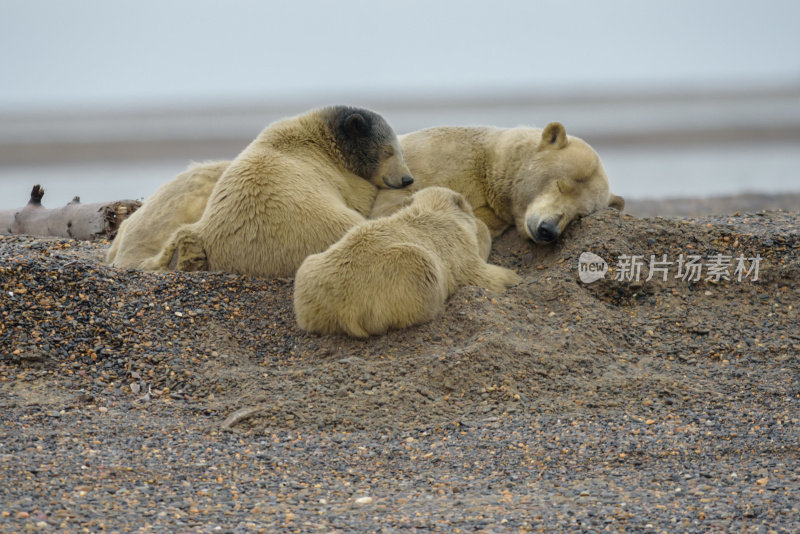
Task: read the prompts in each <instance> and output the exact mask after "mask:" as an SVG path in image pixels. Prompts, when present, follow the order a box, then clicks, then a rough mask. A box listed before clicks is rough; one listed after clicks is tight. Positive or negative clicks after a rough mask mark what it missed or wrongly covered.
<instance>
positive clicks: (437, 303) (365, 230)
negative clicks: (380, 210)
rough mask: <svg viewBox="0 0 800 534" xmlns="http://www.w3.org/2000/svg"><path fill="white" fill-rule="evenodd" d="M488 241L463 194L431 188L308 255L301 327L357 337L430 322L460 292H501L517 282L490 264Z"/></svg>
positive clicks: (302, 276) (297, 303) (298, 294)
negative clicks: (478, 289)
mask: <svg viewBox="0 0 800 534" xmlns="http://www.w3.org/2000/svg"><path fill="white" fill-rule="evenodd" d="M490 248H491V236H490V234H489V230H488V228H487V227H486V225H485V224H483V223H481V222H480V221H478V220H477V219H476V218H475V216H474V214H473V212H472V208H471V207H470V205H469V203H468V202H467V201H466V200H465V198H464V197H463V196H462V195H461V194H460V193H456V192H454V191H452V190H450V189H446V188H443V187H430V188H426V189H423V190H421V191H419V192H417V193H416V194H414V195H413V196H412V197H411V199H410V201H409V202H408V205H407V206H406V207H404V208H402V209H401V210H400V211H398V212H397V213H395V214H394V215H392V216H390V217H386V218H381V219H377V220H372V221H366V222H364V223H361V224H360V225H358V226H356V227H354V228H352V229H351V230H350V231H348V232H347V234H345V236H344V237H343V238H342V239H341V240H340V241H338V242H337V243H335V244H333V245H331V247H330V248H329V249H328V250H326V251H325V252H322V253H319V254H313V255H311V256H308V257H307V258H306V260H305V261H304V262H303V263H302V265H300V268H299V269H298V270H297V274H296V277H295V288H294V311H295V315H296V317H297V322H298V324H299V325H300V328H302V329H304V330H308V331H311V332H319V333H324V334H331V333H336V332H345V333H347V334H349V335H351V336H354V337H367V336H369V335H373V334H384V333H386V331H387V330H389V329H390V328H404V327H407V326H411V325H414V324H419V323H423V322H426V321H429V320H431V319H433V318H434V317H436V316H437V315H439V314H440V313H441V312H442V311H443V310H444V304H445V301H446V300H447V298H448V297H449V296H450V295H451V294H452V293H453V292H454V291H455V290H456V289H458V288H459V287H461V286H464V285H478V286H482V287H485V288H486V289H489V290H491V291H498V292H500V291H504V290H505V289H506V288H507V287H509V286H512V285H514V284H516V283H518V282H519V281H520V278H519V276H517V274H516V273H515V272H514V271H511V270H509V269H506V268H504V267H499V266H497V265H489V264H488V263H486V258H487V257H488V255H489V249H490Z"/></svg>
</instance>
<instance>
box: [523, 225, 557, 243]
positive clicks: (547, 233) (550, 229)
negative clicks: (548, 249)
mask: <svg viewBox="0 0 800 534" xmlns="http://www.w3.org/2000/svg"><path fill="white" fill-rule="evenodd" d="M528 232H529V233H530V235H531V237H532V238H533V240H534V241H536V242H537V243H542V244H545V243H552V242H553V241H555V240H556V238H557V237H558V221H555V220H545V221H541V222H539V223H538V224H536V222H535V221H532V220H529V221H528Z"/></svg>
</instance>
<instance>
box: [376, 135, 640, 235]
mask: <svg viewBox="0 0 800 534" xmlns="http://www.w3.org/2000/svg"><path fill="white" fill-rule="evenodd" d="M400 144H401V146H402V147H403V153H404V154H405V158H406V163H407V164H408V167H409V169H410V170H411V173H412V174H413V175H414V179H415V183H414V185H413V186H411V187H410V188H409V189H408V190H407V191H402V192H394V191H386V192H381V193H380V194H379V195H378V197H377V199H376V201H375V205H374V206H373V208H372V212H371V215H370V217H372V218H374V217H380V216H385V215H388V214H391V213H393V212H394V211H396V210H397V209H399V207H400V206H401V205H402V203H403V201H404V199H406V198H407V197H408V196H409V195H411V194H413V192H414V191H418V190H420V189H422V188H425V187H430V186H443V187H448V188H450V189H452V190H454V191H458V192H459V193H461V194H463V195H464V196H465V197H466V199H467V200H468V201H469V203H470V204H471V205H472V208H473V209H474V210H475V216H476V217H478V218H479V219H481V220H482V221H483V222H485V223H486V224H487V226H488V227H489V229H490V230H491V232H492V236H493V237H497V236H498V235H500V234H501V233H503V232H504V231H505V230H506V228H508V227H509V226H510V225H512V224H513V225H515V226H516V227H517V230H518V231H519V232H520V233H521V234H522V235H523V236H524V237H528V238H530V239H532V240H533V241H534V242H536V243H551V242H553V241H555V240H556V238H558V236H559V235H560V234H561V233H562V232H563V231H564V228H566V226H567V225H568V224H569V223H570V222H571V221H572V220H574V219H575V218H577V217H580V216H582V215H587V214H589V213H591V212H593V211H596V210H598V209H600V208H604V207H606V206H611V207H613V208H617V209H620V210H621V209H622V208H623V207H624V205H625V202H624V200H623V199H622V197H618V196H616V195H614V194H612V193H611V191H610V189H609V185H608V178H607V177H606V173H605V170H604V169H603V165H602V163H601V162H600V158H599V156H598V155H597V153H596V152H595V151H594V150H593V149H592V147H590V146H589V145H588V144H587V143H586V142H584V141H583V140H581V139H579V138H577V137H573V136H568V135H567V133H566V131H565V129H564V126H562V125H561V124H560V123H557V122H552V123H550V124H548V125H547V126H546V127H545V128H544V129H537V128H529V127H518V128H492V127H437V128H428V129H425V130H420V131H417V132H412V133H409V134H405V135H401V136H400Z"/></svg>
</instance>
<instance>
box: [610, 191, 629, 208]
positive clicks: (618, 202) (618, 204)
mask: <svg viewBox="0 0 800 534" xmlns="http://www.w3.org/2000/svg"><path fill="white" fill-rule="evenodd" d="M608 207H609V208H614V209H615V210H619V211H622V210H623V208H625V199H624V198H622V197H618V196H617V195H615V194H613V193H612V194H611V197H610V198H609V199H608Z"/></svg>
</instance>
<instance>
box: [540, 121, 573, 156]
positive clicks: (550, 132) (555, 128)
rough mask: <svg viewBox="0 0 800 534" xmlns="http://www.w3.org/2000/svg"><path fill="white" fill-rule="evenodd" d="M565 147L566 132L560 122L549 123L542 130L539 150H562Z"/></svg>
mask: <svg viewBox="0 0 800 534" xmlns="http://www.w3.org/2000/svg"><path fill="white" fill-rule="evenodd" d="M565 146H567V131H566V130H565V129H564V126H563V125H562V124H561V123H560V122H551V123H550V124H548V125H547V126H545V128H544V130H542V140H541V141H540V142H539V150H542V149H543V148H554V149H556V150H558V149H559V148H564V147H565Z"/></svg>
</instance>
